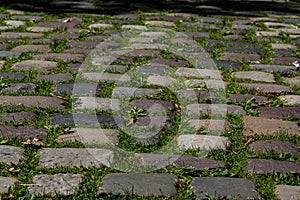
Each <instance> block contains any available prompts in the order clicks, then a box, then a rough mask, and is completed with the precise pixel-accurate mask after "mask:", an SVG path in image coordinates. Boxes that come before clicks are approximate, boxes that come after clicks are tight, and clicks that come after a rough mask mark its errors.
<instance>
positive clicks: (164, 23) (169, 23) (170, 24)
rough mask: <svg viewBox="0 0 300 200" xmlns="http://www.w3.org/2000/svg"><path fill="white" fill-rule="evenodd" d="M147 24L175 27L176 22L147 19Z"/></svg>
mask: <svg viewBox="0 0 300 200" xmlns="http://www.w3.org/2000/svg"><path fill="white" fill-rule="evenodd" d="M145 25H147V26H168V27H175V26H176V25H175V23H174V22H167V21H146V22H145Z"/></svg>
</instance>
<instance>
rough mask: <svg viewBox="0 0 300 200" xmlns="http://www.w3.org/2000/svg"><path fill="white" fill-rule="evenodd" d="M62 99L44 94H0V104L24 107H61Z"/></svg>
mask: <svg viewBox="0 0 300 200" xmlns="http://www.w3.org/2000/svg"><path fill="white" fill-rule="evenodd" d="M64 102H65V101H64V100H61V99H58V98H55V97H45V96H0V104H2V105H5V106H17V105H22V106H25V107H42V108H58V109H63V108H64V107H65V106H63V105H62V103H64Z"/></svg>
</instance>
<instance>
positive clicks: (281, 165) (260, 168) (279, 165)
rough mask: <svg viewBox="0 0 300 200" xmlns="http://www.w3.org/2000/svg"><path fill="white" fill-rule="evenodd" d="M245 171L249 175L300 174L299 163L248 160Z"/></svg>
mask: <svg viewBox="0 0 300 200" xmlns="http://www.w3.org/2000/svg"><path fill="white" fill-rule="evenodd" d="M246 169H247V170H248V172H249V173H257V174H266V173H272V172H280V173H289V172H295V173H297V174H300V162H287V161H281V160H267V159H257V158H255V159H248V160H247V165H246Z"/></svg>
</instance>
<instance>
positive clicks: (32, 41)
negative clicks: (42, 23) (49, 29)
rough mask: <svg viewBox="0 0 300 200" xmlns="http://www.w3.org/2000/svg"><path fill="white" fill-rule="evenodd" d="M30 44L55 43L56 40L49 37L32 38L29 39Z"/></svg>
mask: <svg viewBox="0 0 300 200" xmlns="http://www.w3.org/2000/svg"><path fill="white" fill-rule="evenodd" d="M29 43H30V44H45V43H46V44H54V42H53V41H52V40H50V39H47V38H42V39H32V40H30V41H29Z"/></svg>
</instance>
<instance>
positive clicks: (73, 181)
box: [27, 173, 84, 196]
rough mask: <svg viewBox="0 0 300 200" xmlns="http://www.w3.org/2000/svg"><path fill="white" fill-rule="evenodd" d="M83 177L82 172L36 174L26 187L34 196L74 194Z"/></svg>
mask: <svg viewBox="0 0 300 200" xmlns="http://www.w3.org/2000/svg"><path fill="white" fill-rule="evenodd" d="M83 178H84V176H83V175H82V174H62V173H59V174H53V175H48V174H38V175H35V176H34V177H33V184H29V186H28V187H27V189H28V191H29V193H30V194H34V195H36V196H45V195H52V196H54V195H60V196H69V195H74V194H76V190H78V189H79V184H80V182H81V181H82V179H83Z"/></svg>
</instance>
